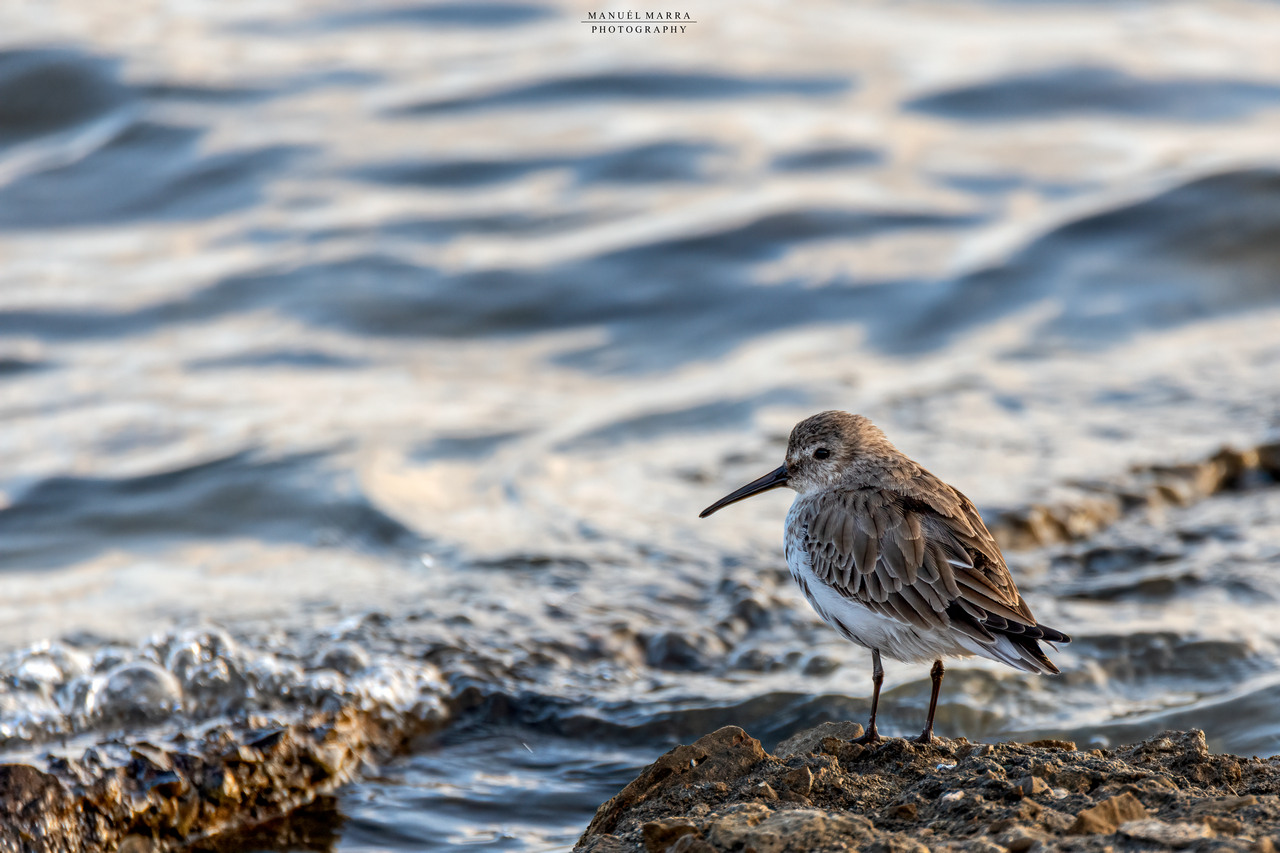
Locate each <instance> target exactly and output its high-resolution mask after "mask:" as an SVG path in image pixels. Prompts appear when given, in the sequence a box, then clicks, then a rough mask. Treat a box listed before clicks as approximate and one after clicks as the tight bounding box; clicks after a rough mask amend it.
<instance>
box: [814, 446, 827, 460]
mask: <svg viewBox="0 0 1280 853" xmlns="http://www.w3.org/2000/svg"><path fill="white" fill-rule="evenodd" d="M830 455H831V451H830V450H827V449H826V448H825V447H819V448H818V449H817V450H815V451H813V458H814V459H826V458H827V457H828V456H830Z"/></svg>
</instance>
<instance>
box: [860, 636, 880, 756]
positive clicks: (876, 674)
mask: <svg viewBox="0 0 1280 853" xmlns="http://www.w3.org/2000/svg"><path fill="white" fill-rule="evenodd" d="M881 684H884V666H883V665H881V663H880V650H879V649H872V650H871V686H872V691H871V722H869V723H867V731H866V733H864V734H863V735H862V737H860V738H854V741H853V742H854V743H875V742H876V741H878V740H880V732H878V731H876V706H877V705H879V704H880V685H881Z"/></svg>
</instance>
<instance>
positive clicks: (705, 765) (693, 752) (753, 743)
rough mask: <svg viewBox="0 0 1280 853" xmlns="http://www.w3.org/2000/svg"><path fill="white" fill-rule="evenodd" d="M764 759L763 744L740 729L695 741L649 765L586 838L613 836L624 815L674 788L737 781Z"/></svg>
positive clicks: (598, 818)
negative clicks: (611, 834) (730, 780)
mask: <svg viewBox="0 0 1280 853" xmlns="http://www.w3.org/2000/svg"><path fill="white" fill-rule="evenodd" d="M764 758H765V752H764V749H763V748H761V746H760V741H758V740H756V739H755V738H753V737H751V736H750V735H748V734H747V733H746V732H744V731H743V730H742V729H740V728H738V727H737V726H725V727H724V728H723V729H719V730H718V731H714V732H712V733H711V734H709V735H706V736H705V737H702V738H700V739H699V740H697V741H695V742H694V743H693V744H692V745H691V746H677V747H676V748H675V749H673V750H671V751H670V752H668V753H667V754H666V755H664V756H662V757H661V758H659V759H658V760H657V761H655V762H654V763H653V764H650V765H649V766H648V767H646V768H645V769H644V771H643V772H641V774H640V775H639V776H638V777H637V778H636V779H635V780H634V781H633V782H632V783H631V784H630V785H628V786H627V787H625V788H623V789H622V791H621V792H620V793H619V794H618V795H617V796H616V797H614V798H613V799H611V800H610V801H609V802H607V803H605V804H604V805H603V806H601V807H600V809H599V811H597V812H596V816H595V818H594V819H593V820H592V821H591V825H590V826H588V827H587V831H586V833H585V834H584V836H583V837H584V838H585V837H587V836H590V835H596V834H603V833H611V832H612V831H613V828H614V827H615V826H616V825H617V822H618V820H619V818H620V817H621V816H622V815H623V814H624V813H629V812H633V811H636V810H637V809H639V807H641V806H643V805H644V804H645V803H646V802H647V801H649V800H651V799H658V798H660V797H661V796H662V795H663V794H664V793H665V792H666V791H667V790H668V789H670V788H671V787H673V786H677V785H679V786H685V785H690V784H695V783H699V782H713V781H716V780H719V779H722V778H736V777H738V776H741V775H742V774H743V773H745V772H746V771H748V770H750V769H751V768H752V767H753V766H754V765H756V764H757V763H759V762H760V761H763V760H764Z"/></svg>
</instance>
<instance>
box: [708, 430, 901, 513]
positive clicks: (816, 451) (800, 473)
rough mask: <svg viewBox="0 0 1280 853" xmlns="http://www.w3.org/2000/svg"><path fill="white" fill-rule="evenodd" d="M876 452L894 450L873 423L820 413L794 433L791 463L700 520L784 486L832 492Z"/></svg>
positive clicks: (729, 497)
mask: <svg viewBox="0 0 1280 853" xmlns="http://www.w3.org/2000/svg"><path fill="white" fill-rule="evenodd" d="M872 448H874V449H876V450H884V449H889V450H892V445H890V444H889V442H888V440H887V439H886V438H885V437H884V433H883V432H881V431H880V429H879V427H877V426H876V425H875V424H873V423H871V421H869V420H867V419H866V418H864V417H863V416H862V415H853V414H850V413H848V412H836V411H831V412H820V413H818V414H816V415H813V416H811V417H808V418H805V419H804V420H802V421H801V422H800V423H798V424H796V425H795V428H794V429H792V430H791V438H790V440H789V441H788V442H787V461H786V462H785V463H784V464H783V465H782V466H781V467H779V468H776V469H774V470H773V471H770V472H769V473H768V474H765V475H764V476H763V477H761V478H760V479H758V480H753V481H752V482H750V483H747V484H746V485H745V486H743V487H742V488H740V489H738V490H736V491H734V492H730V493H729V494H727V495H725V496H724V497H723V498H721V499H720V500H718V501H716V502H715V503H713V504H712V505H711V506H709V507H707V508H706V509H704V510H703V511H702V512H701V513H700V514H699V517H700V518H706V517H707V516H708V515H711V513H713V512H715V511H716V510H719V509H722V508H723V507H726V506H728V505H729V504H731V503H737V502H738V501H740V500H744V499H746V498H749V497H751V496H753V495H758V494H760V493H761V492H767V491H769V490H770V489H777V488H780V487H782V486H788V487H790V488H792V489H795V490H796V491H797V492H799V493H800V494H802V495H803V494H809V493H811V492H815V491H818V490H821V489H827V488H830V487H832V486H834V485H835V484H836V483H838V482H839V481H840V479H841V478H842V477H843V476H844V475H845V472H846V471H847V470H848V469H849V468H850V467H852V466H856V465H857V464H858V461H859V460H860V459H861V458H862V457H863V454H864V453H865V452H866V451H867V450H869V449H872Z"/></svg>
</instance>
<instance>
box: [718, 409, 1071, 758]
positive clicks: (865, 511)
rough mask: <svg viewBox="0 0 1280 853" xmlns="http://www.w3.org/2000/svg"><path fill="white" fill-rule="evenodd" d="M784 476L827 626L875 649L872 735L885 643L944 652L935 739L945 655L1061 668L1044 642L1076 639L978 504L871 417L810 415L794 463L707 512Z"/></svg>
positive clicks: (799, 546) (798, 432) (797, 539)
mask: <svg viewBox="0 0 1280 853" xmlns="http://www.w3.org/2000/svg"><path fill="white" fill-rule="evenodd" d="M783 485H786V486H790V487H791V488H793V489H795V490H796V491H797V492H798V495H797V497H796V499H795V502H794V503H793V504H792V507H791V511H790V513H788V515H787V526H786V539H785V541H786V554H787V564H788V566H790V568H791V572H792V575H793V576H794V577H795V579H796V581H797V582H798V583H799V584H800V587H801V589H802V590H803V591H804V593H805V597H806V598H807V599H808V600H809V602H810V604H812V605H813V607H814V609H815V610H817V611H818V613H819V615H821V616H822V617H823V619H824V620H826V621H827V623H828V624H830V625H831V626H832V627H834V628H835V629H836V630H837V631H839V632H840V633H841V634H842V635H843V636H845V637H847V638H848V639H850V640H852V641H853V642H856V643H858V644H860V645H863V646H866V647H867V648H869V649H871V651H872V663H873V685H874V687H875V692H874V694H873V701H872V714H871V725H870V727H869V728H868V738H869V739H875V738H876V737H877V736H878V735H877V734H876V731H875V708H876V702H877V700H878V698H879V693H880V683H881V681H882V679H883V669H882V667H881V663H880V655H881V653H883V654H886V655H888V656H889V657H893V658H896V659H899V660H906V661H915V660H934V661H935V663H934V667H933V678H934V691H933V699H932V701H931V703H930V709H929V721H928V724H927V725H926V727H925V731H924V733H923V734H922V735H921V738H922V739H923V740H926V741H927V740H929V739H930V738H931V737H932V731H933V711H934V708H935V706H936V703H937V691H938V688H939V686H940V684H941V680H942V673H943V666H942V658H944V657H948V656H967V655H973V654H978V655H982V656H984V657H989V658H991V659H993V660H997V661H1001V662H1002V663H1006V664H1009V665H1010V666H1014V667H1017V668H1018V669H1022V670H1026V671H1028V672H1040V673H1056V672H1058V668H1057V667H1056V666H1055V665H1054V664H1053V662H1052V661H1050V660H1049V658H1048V657H1046V656H1045V654H1044V651H1043V649H1041V648H1040V645H1039V642H1040V641H1047V642H1061V643H1065V642H1069V641H1070V638H1069V637H1067V635H1066V634H1063V633H1062V632H1060V631H1057V630H1054V629H1052V628H1047V627H1045V626H1043V625H1039V624H1037V622H1036V619H1035V616H1034V615H1032V613H1031V608H1029V607H1028V606H1027V603H1026V602H1025V601H1024V600H1023V599H1022V596H1021V595H1020V594H1019V593H1018V589H1017V587H1016V586H1015V585H1014V582H1013V578H1012V577H1011V576H1010V575H1009V569H1008V566H1007V565H1006V564H1005V561H1004V557H1003V555H1002V554H1001V553H1000V547H999V546H998V545H997V544H996V541H995V539H994V538H993V537H992V536H991V533H990V532H989V531H988V530H987V528H986V525H985V524H983V522H982V518H981V516H980V515H979V514H978V510H977V508H976V507H975V506H974V505H973V502H972V501H970V500H969V499H968V498H967V497H965V496H964V495H963V494H961V493H960V492H958V491H957V490H956V489H954V488H952V487H951V486H949V485H947V484H946V483H944V482H942V481H941V480H939V479H938V478H937V477H935V476H934V475H933V474H931V473H929V472H928V471H927V470H925V469H924V468H922V467H921V466H920V465H918V464H917V463H915V462H913V461H912V460H911V459H909V458H908V457H907V456H905V455H904V454H903V453H902V452H901V451H899V450H898V449H897V448H896V447H894V446H893V445H892V444H891V443H890V442H889V440H888V439H887V438H885V436H884V433H883V432H881V431H880V430H879V429H878V428H877V427H876V426H875V425H874V424H872V423H871V422H870V421H869V420H867V419H866V418H864V417H862V416H861V415H853V414H849V413H847V412H822V413H821V414H818V415H814V416H813V417H810V418H807V419H805V420H803V421H801V422H800V423H799V424H797V425H796V427H795V429H793V430H792V432H791V439H790V442H789V443H788V447H787V461H786V464H784V465H783V466H782V467H780V468H778V469H777V470H775V471H773V472H771V473H770V474H767V475H765V476H764V477H762V478H760V479H759V480H756V481H755V482H753V483H749V484H748V485H746V486H744V487H742V488H741V489H738V490H737V491H735V492H733V493H732V494H730V495H728V496H726V497H725V498H723V499H722V500H720V501H718V502H716V503H715V504H713V505H712V506H710V507H708V508H707V509H706V510H704V511H703V513H702V515H703V516H704V517H705V516H707V515H710V514H711V513H712V512H715V511H716V510H718V509H720V508H721V507H723V506H727V505H728V504H730V503H734V502H736V501H739V500H742V499H744V498H747V497H750V496H751V495H753V494H758V493H760V492H762V491H766V490H768V489H772V488H777V487H779V486H783Z"/></svg>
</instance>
